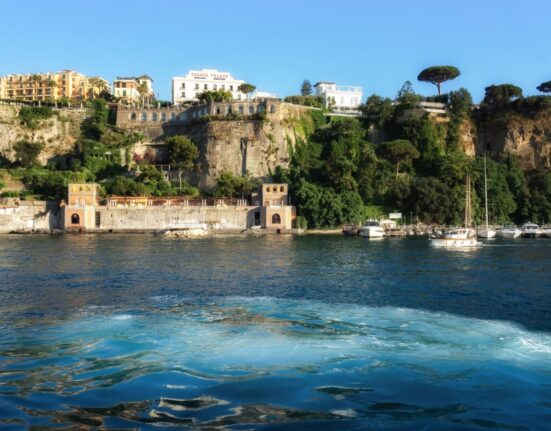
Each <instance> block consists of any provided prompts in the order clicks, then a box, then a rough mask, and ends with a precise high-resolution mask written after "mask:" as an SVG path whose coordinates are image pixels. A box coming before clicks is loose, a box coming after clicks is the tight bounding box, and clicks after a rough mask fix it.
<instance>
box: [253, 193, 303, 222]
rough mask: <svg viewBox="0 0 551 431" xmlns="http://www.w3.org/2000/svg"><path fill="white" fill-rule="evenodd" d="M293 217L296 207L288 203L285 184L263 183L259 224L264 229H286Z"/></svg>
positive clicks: (294, 216)
mask: <svg viewBox="0 0 551 431" xmlns="http://www.w3.org/2000/svg"><path fill="white" fill-rule="evenodd" d="M295 218H296V208H295V207H294V206H291V205H289V189H288V186H287V184H263V185H262V206H261V207H260V225H261V226H262V227H264V228H266V229H278V230H288V229H291V228H292V227H293V221H294V220H295Z"/></svg>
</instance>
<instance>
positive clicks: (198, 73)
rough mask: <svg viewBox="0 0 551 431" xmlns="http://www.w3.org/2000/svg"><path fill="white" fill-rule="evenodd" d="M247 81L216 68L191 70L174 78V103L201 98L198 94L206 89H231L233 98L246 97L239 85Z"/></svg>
mask: <svg viewBox="0 0 551 431" xmlns="http://www.w3.org/2000/svg"><path fill="white" fill-rule="evenodd" d="M243 83H245V81H243V80H240V79H235V78H234V77H233V76H231V74H230V73H228V72H220V71H218V70H215V69H201V70H190V71H189V72H188V73H187V75H185V76H182V77H178V76H176V77H174V78H172V103H173V104H181V103H183V102H192V101H197V100H199V99H198V98H197V96H198V95H199V94H201V93H202V92H204V91H213V90H227V91H231V93H232V97H233V99H237V100H241V99H246V95H245V94H243V93H241V92H240V91H239V86H240V85H241V84H243Z"/></svg>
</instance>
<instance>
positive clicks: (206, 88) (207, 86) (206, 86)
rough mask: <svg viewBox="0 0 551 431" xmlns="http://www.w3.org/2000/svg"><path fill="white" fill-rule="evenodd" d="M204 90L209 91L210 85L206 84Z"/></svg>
mask: <svg viewBox="0 0 551 431" xmlns="http://www.w3.org/2000/svg"><path fill="white" fill-rule="evenodd" d="M197 85H199V84H197ZM197 88H199V87H197ZM204 89H205V90H208V89H209V85H208V84H205V87H204Z"/></svg>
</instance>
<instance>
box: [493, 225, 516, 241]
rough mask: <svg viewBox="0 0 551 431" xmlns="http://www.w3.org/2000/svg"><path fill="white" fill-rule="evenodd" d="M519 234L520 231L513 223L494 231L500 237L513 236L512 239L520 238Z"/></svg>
mask: <svg viewBox="0 0 551 431" xmlns="http://www.w3.org/2000/svg"><path fill="white" fill-rule="evenodd" d="M521 234H522V231H521V230H520V229H519V228H518V227H517V226H515V225H514V224H512V225H507V226H503V227H502V228H501V229H498V230H497V232H496V236H498V237H500V238H513V239H514V238H520V235H521Z"/></svg>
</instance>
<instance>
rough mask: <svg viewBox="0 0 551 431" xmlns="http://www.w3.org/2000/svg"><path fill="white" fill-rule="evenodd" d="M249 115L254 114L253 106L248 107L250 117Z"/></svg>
mask: <svg viewBox="0 0 551 431" xmlns="http://www.w3.org/2000/svg"><path fill="white" fill-rule="evenodd" d="M251 114H254V106H253V105H250V106H249V115H251Z"/></svg>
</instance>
